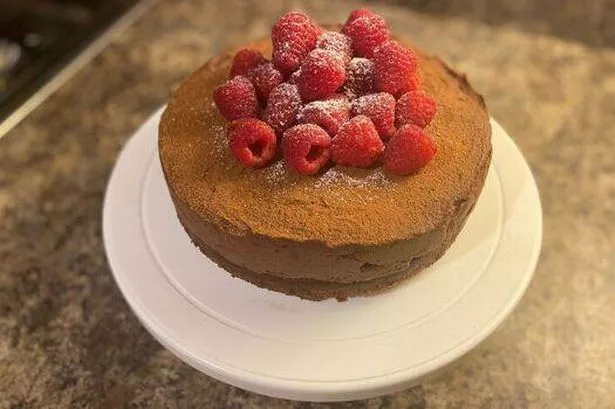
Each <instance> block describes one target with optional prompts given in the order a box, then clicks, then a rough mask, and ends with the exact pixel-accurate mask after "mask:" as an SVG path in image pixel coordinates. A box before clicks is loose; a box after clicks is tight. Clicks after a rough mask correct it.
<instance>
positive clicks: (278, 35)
mask: <svg viewBox="0 0 615 409" xmlns="http://www.w3.org/2000/svg"><path fill="white" fill-rule="evenodd" d="M321 33H322V28H321V27H319V26H318V25H317V24H316V23H315V22H314V21H312V19H311V18H309V17H308V16H306V15H305V14H303V13H300V12H297V11H291V12H290V13H286V14H285V15H283V16H282V17H280V18H279V19H278V21H277V22H276V23H275V25H274V26H273V29H272V30H271V41H272V42H273V58H272V60H273V63H274V64H275V66H276V67H277V68H278V69H279V70H280V71H281V72H282V73H283V74H285V75H289V74H290V73H292V72H293V71H295V70H296V69H297V67H299V65H300V64H301V61H303V59H304V58H305V57H306V56H307V55H308V54H309V52H310V51H312V49H313V48H314V47H316V41H317V39H318V36H320V34H321Z"/></svg>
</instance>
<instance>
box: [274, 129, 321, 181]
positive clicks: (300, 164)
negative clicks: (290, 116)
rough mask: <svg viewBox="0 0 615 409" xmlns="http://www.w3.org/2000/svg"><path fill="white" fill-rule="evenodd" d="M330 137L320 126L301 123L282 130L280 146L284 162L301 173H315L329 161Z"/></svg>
mask: <svg viewBox="0 0 615 409" xmlns="http://www.w3.org/2000/svg"><path fill="white" fill-rule="evenodd" d="M330 146H331V137H330V136H329V135H328V134H327V133H326V132H325V131H324V129H322V128H321V127H319V126H317V125H313V124H301V125H297V126H294V127H292V128H290V129H289V130H287V131H286V132H284V139H283V140H282V148H283V150H284V160H285V161H286V164H287V165H288V166H289V167H290V168H292V169H293V170H294V171H295V172H297V173H300V174H302V175H313V174H315V173H317V172H318V171H319V170H320V169H321V168H322V167H323V166H325V165H326V164H327V162H328V161H329V157H330V156H331V151H330V149H329V147H330Z"/></svg>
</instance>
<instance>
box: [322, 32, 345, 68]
mask: <svg viewBox="0 0 615 409" xmlns="http://www.w3.org/2000/svg"><path fill="white" fill-rule="evenodd" d="M316 48H320V49H323V50H329V51H332V52H334V53H336V54H337V55H339V57H340V58H341V59H342V60H343V61H344V64H347V63H348V61H350V58H351V57H352V40H351V39H350V37H348V36H347V35H345V34H342V33H338V32H337V31H326V32H324V33H323V34H322V35H321V36H320V37H319V38H318V42H317V43H316Z"/></svg>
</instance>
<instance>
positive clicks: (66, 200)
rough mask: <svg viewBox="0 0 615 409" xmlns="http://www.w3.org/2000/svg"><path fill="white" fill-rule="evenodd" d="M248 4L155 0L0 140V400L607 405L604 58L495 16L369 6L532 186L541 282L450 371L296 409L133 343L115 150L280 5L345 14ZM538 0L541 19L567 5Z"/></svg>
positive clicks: (609, 55) (611, 197) (609, 208)
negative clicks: (108, 247)
mask: <svg viewBox="0 0 615 409" xmlns="http://www.w3.org/2000/svg"><path fill="white" fill-rule="evenodd" d="M245 3H246V4H247V6H246V7H245V8H243V9H240V8H239V6H238V5H239V2H238V1H204V0H203V1H183V0H161V2H160V3H159V4H158V5H157V6H156V7H154V8H153V9H152V10H151V11H150V12H149V13H148V14H147V15H146V16H145V17H144V18H142V19H141V20H139V21H138V22H137V23H136V24H135V25H134V26H132V27H131V28H129V29H128V30H127V31H126V32H123V33H118V35H117V36H116V37H115V39H114V41H113V42H112V44H111V45H110V46H109V47H108V48H107V49H105V51H104V52H103V53H102V54H101V55H100V56H98V57H97V58H95V59H94V60H93V61H92V62H91V63H89V64H88V65H87V67H86V68H85V69H83V70H82V71H81V72H79V73H78V74H77V75H76V76H75V77H74V78H73V79H71V80H70V81H69V82H68V83H67V84H65V85H64V86H63V87H62V88H61V89H60V90H59V91H58V92H57V93H56V94H54V95H53V96H52V97H51V98H50V99H49V100H47V101H46V102H45V103H44V104H43V105H42V106H41V107H39V108H38V109H37V110H36V111H35V112H34V113H33V114H31V115H30V116H29V117H28V118H27V119H26V120H25V121H24V122H23V123H21V124H20V125H19V126H18V127H17V128H15V129H14V130H13V131H11V132H10V133H9V134H8V135H7V136H5V137H4V138H3V139H1V140H0V223H1V224H0V226H1V227H0V408H2V409H4V408H11V409H18V408H24V409H25V408H81V407H83V408H86V407H87V408H122V407H135V408H138V407H142V408H192V407H197V408H227V407H228V408H243V407H247V408H350V407H353V408H354V407H359V408H474V407H476V408H592V409H597V408H613V407H615V335H614V334H615V330H614V328H615V313H614V312H613V311H614V310H615V297H614V295H615V251H614V250H615V154H614V153H613V150H614V148H615V142H614V141H615V50H614V49H612V48H609V45H608V44H610V40H609V39H608V38H605V41H604V42H602V43H601V42H600V41H599V40H600V36H601V35H602V34H601V31H600V30H597V31H595V33H594V32H592V33H593V34H592V36H593V37H591V38H592V41H585V38H584V37H583V36H580V37H579V38H575V36H574V30H578V31H579V32H583V33H586V31H583V30H584V29H583V27H578V25H574V24H571V25H570V30H568V31H567V35H566V36H565V38H564V37H556V36H552V35H550V34H549V30H542V31H541V30H533V29H527V26H526V25H524V24H520V23H518V22H512V23H510V24H503V23H502V22H503V21H506V18H505V17H506V16H500V17H499V18H490V19H481V18H474V17H472V15H470V14H471V13H470V14H468V13H458V14H454V15H453V16H452V17H450V16H447V17H446V18H445V17H444V15H443V14H439V12H437V10H436V12H434V11H433V10H427V11H429V13H427V14H421V13H417V12H415V11H410V10H408V9H406V8H402V7H401V6H399V5H398V3H400V2H387V3H385V4H382V5H380V6H376V7H375V8H376V9H377V10H378V11H380V12H381V13H382V14H383V15H384V16H385V17H386V18H387V19H388V21H389V22H390V26H391V28H392V30H393V31H394V32H397V33H401V34H404V35H407V36H409V37H410V38H411V39H412V40H413V41H414V42H415V43H416V44H417V45H419V46H421V47H423V48H427V49H429V50H430V51H431V52H433V53H436V54H439V55H440V56H442V57H443V58H445V59H446V60H448V61H449V62H450V63H451V64H453V65H455V66H456V67H458V68H459V69H460V70H462V71H465V72H467V73H468V74H469V77H470V80H471V81H472V83H473V85H474V86H475V87H476V88H477V89H478V90H479V91H480V92H482V93H483V94H484V95H485V98H486V101H487V104H488V106H489V108H490V110H491V112H492V114H493V116H494V117H495V118H496V119H497V120H498V121H499V122H500V123H501V124H502V125H503V126H504V128H506V129H507V130H508V131H509V133H510V134H511V135H512V136H513V137H514V139H515V141H516V142H517V144H518V145H519V147H520V148H521V150H522V151H523V153H524V154H525V156H526V158H527V160H528V162H529V164H530V166H531V168H532V170H533V171H534V174H535V176H536V179H537V182H538V185H539V190H540V193H541V198H542V204H543V212H544V243H543V250H542V254H541V257H540V261H539V263H538V268H537V271H536V276H535V279H534V281H533V282H532V284H531V285H530V288H529V290H528V292H527V294H526V296H525V297H524V299H523V300H522V301H521V303H520V305H519V306H518V307H517V309H516V310H515V312H514V313H513V314H512V315H511V316H510V318H509V319H507V320H506V321H505V322H504V324H503V325H502V326H501V327H500V328H499V329H498V330H497V331H496V332H495V333H494V334H493V335H491V336H490V337H489V338H488V339H487V340H486V341H485V342H483V343H482V344H481V345H480V346H478V347H477V348H476V349H474V350H473V351H471V352H470V353H468V354H467V355H466V356H465V357H463V358H462V359H461V360H460V361H459V362H458V363H457V365H455V366H454V367H452V368H451V369H449V370H448V371H446V372H445V373H443V374H441V375H439V376H437V377H435V378H434V379H432V380H430V381H427V382H425V383H423V384H421V385H419V386H416V387H414V388H412V389H409V390H406V391H404V392H400V393H397V394H393V395H389V396H384V397H381V398H374V399H370V400H366V401H357V402H351V403H338V404H308V403H299V402H289V401H284V400H279V399H273V398H268V397H264V396H260V395H257V394H254V393H250V392H245V391H243V390H240V389H237V388H233V387H231V386H227V385H225V384H223V383H221V382H218V381H216V380H214V379H211V378H209V377H207V376H205V375H203V374H201V373H199V372H197V371H195V370H193V369H192V368H190V367H189V366H187V365H185V364H183V363H182V362H181V361H180V360H178V359H177V358H175V357H174V356H173V355H172V354H171V353H169V352H167V351H166V350H165V349H163V348H162V347H161V346H160V345H159V344H158V343H157V342H156V341H155V340H154V339H153V338H152V337H151V336H150V335H149V334H148V333H147V332H146V331H145V329H144V328H143V327H142V326H141V325H140V324H139V322H138V321H137V319H136V318H135V317H134V315H133V314H132V313H131V311H130V309H129V307H128V305H127V304H126V302H125V301H124V300H123V298H122V296H121V294H120V292H119V290H118V289H117V287H116V286H115V283H114V281H113V279H112V277H111V274H110V271H109V266H108V264H107V262H106V259H105V254H104V249H103V244H102V239H101V212H102V200H103V195H104V190H105V186H106V183H107V180H108V178H109V175H110V172H111V169H112V167H113V164H114V161H115V160H116V158H117V155H118V153H119V151H120V149H121V147H122V145H123V144H124V143H125V142H126V141H127V140H128V138H129V137H130V135H131V134H132V133H133V132H134V131H135V129H136V128H137V127H138V126H139V124H140V123H142V122H143V121H144V120H145V119H146V118H147V117H148V116H149V115H150V114H151V113H152V112H153V111H154V110H155V109H156V108H157V107H159V106H160V105H161V104H163V103H164V102H165V100H166V99H167V98H168V96H169V93H170V92H171V90H172V89H173V88H174V87H175V86H176V85H177V84H178V83H179V82H180V80H181V79H182V78H183V77H184V76H185V75H186V74H188V73H189V72H190V71H191V70H193V69H195V68H196V67H198V66H199V65H200V64H202V63H203V62H205V61H206V60H207V59H208V58H209V57H210V56H212V55H214V54H216V53H217V52H219V51H221V50H223V49H226V48H229V47H233V46H237V45H239V44H241V42H242V40H243V39H244V38H246V36H247V37H257V36H261V35H264V34H265V33H266V32H267V31H268V30H269V28H270V25H271V23H272V21H273V19H274V18H275V17H276V16H278V15H279V14H281V13H282V12H283V11H284V10H287V9H289V8H299V7H303V8H305V9H306V10H308V11H310V12H311V13H313V15H314V16H315V17H317V18H319V19H321V21H325V22H335V21H342V20H343V19H344V18H345V16H346V14H347V12H348V10H349V9H351V8H352V7H353V6H355V4H354V3H353V4H351V3H344V4H342V3H340V2H335V3H334V4H335V5H332V4H333V2H328V1H325V0H319V1H317V0H314V1H282V0H280V1H268V2H263V1H249V2H245ZM415 3H420V2H415ZM436 3H438V2H436ZM439 3H440V4H444V3H446V2H439ZM453 3H454V4H458V3H459V1H456V2H451V4H453ZM467 3H468V2H467ZM476 3H478V4H483V3H484V2H476ZM506 3H511V4H512V3H515V4H518V5H519V4H520V5H523V4H525V3H527V2H516V1H515V2H513V1H508V2H506ZM561 3H565V4H569V3H574V4H576V2H572V1H568V2H561ZM598 3H599V4H603V3H604V6H605V7H606V2H594V3H593V4H598ZM550 4H553V7H554V8H552V9H551V10H549V11H547V10H543V12H544V13H545V19H547V18H550V17H552V16H547V14H550V13H553V14H557V13H558V12H562V13H563V12H564V11H565V12H566V13H569V12H570V11H569V10H568V9H566V7H564V6H561V7H560V3H557V4H555V3H554V2H550ZM417 7H420V5H419V6H417ZM519 7H520V6H519ZM560 9H561V10H560ZM596 13H597V15H601V11H600V10H598V12H596ZM602 13H608V10H603V11H602ZM494 21H495V23H494ZM222 22H224V24H222ZM223 25H224V28H223ZM558 27H559V26H558ZM560 31H561V30H560ZM554 32H556V33H557V32H558V31H557V30H555V31H554ZM607 34H609V33H607ZM611 34H612V33H611ZM611 34H609V35H611ZM584 35H585V34H584ZM596 36H597V38H598V39H597V40H596ZM607 40H609V41H607ZM604 44H606V45H604ZM611 45H612V44H611Z"/></svg>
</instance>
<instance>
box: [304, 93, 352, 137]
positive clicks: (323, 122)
mask: <svg viewBox="0 0 615 409" xmlns="http://www.w3.org/2000/svg"><path fill="white" fill-rule="evenodd" d="M349 117H350V102H348V98H346V97H345V96H344V95H342V94H333V95H331V96H330V97H327V98H325V99H324V100H322V101H313V102H310V103H309V104H307V105H305V106H303V108H301V109H300V110H299V113H298V114H297V122H299V123H310V124H316V125H318V126H320V127H322V128H323V129H324V130H325V131H327V133H328V134H329V135H331V136H334V135H335V134H336V133H337V129H338V128H339V127H340V125H341V124H343V123H344V122H346V121H347V120H348V118H349Z"/></svg>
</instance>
